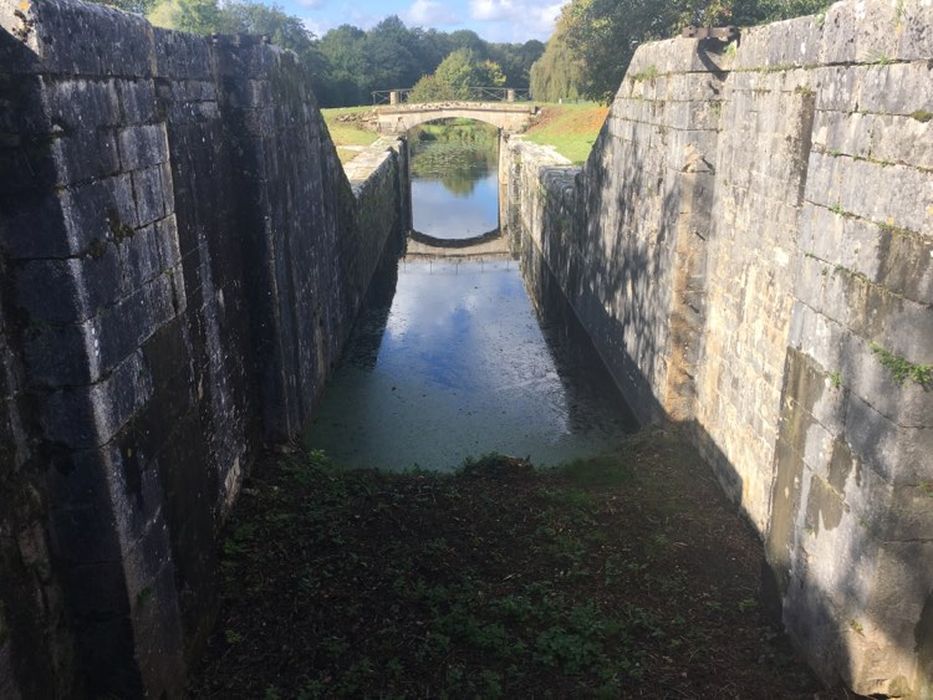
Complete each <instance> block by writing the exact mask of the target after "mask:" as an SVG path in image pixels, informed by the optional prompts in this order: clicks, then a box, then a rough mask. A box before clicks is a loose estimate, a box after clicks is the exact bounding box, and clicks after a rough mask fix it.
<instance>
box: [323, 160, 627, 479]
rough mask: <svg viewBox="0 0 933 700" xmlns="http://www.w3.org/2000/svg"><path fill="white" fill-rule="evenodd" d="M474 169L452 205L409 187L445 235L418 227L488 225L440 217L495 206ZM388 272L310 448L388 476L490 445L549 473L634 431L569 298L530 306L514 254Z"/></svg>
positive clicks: (453, 231)
mask: <svg viewBox="0 0 933 700" xmlns="http://www.w3.org/2000/svg"><path fill="white" fill-rule="evenodd" d="M473 172H474V173H475V176H474V182H475V186H474V187H473V189H472V190H471V191H470V192H469V193H468V194H467V195H466V196H465V195H464V193H463V191H462V190H463V186H462V183H461V184H458V186H457V187H456V188H454V189H453V190H452V189H451V188H446V198H447V204H446V205H444V204H443V201H444V198H443V197H440V196H438V195H437V190H436V189H435V188H434V185H436V184H437V183H436V182H427V183H425V182H422V183H421V184H422V185H431V186H419V182H418V180H416V181H415V182H413V192H412V196H413V215H414V219H415V221H416V222H418V221H419V213H420V214H421V216H422V218H421V219H420V221H421V222H425V221H427V220H430V221H431V222H433V223H432V227H433V226H437V227H439V228H431V229H429V230H428V231H424V230H422V232H423V233H429V235H433V236H435V237H439V238H440V237H444V238H466V237H471V236H474V235H477V234H479V233H485V232H486V231H488V230H490V228H495V221H493V225H492V226H491V227H488V228H485V229H483V228H482V226H485V225H486V223H483V224H475V226H479V229H477V228H474V221H475V220H474V219H473V218H469V217H466V216H460V215H459V214H456V213H451V214H449V215H448V216H447V217H446V218H444V217H443V216H442V215H441V213H440V212H441V211H443V210H444V209H446V210H447V211H448V212H459V211H460V209H458V208H455V206H454V205H455V203H456V204H457V205H459V203H461V201H463V200H465V201H467V202H471V203H472V204H473V205H474V206H475V207H476V209H478V210H486V211H495V210H497V202H496V197H497V196H498V194H497V187H495V186H493V187H492V188H486V187H482V186H481V183H482V182H483V181H484V178H485V177H488V175H482V174H481V173H476V171H473ZM469 174H470V173H469V172H467V175H469ZM413 176H414V177H416V178H417V177H418V175H417V173H416V171H415V169H414V168H413ZM457 177H458V178H462V177H464V172H463V171H460V172H459V173H457ZM492 177H493V184H495V175H493V176H492ZM441 184H443V183H441ZM458 189H459V191H458ZM426 192H428V193H430V195H431V196H425V193H426ZM438 202H441V204H440V206H439V208H438ZM425 217H427V218H425ZM421 225H422V226H424V225H425V224H424V223H422V224H421ZM416 228H417V226H416ZM459 252H461V253H462V252H463V249H459ZM383 267H384V269H383V270H382V272H381V273H380V275H378V276H377V279H376V280H375V282H374V284H373V287H372V289H371V290H370V293H369V298H368V300H367V303H366V305H365V307H364V309H363V311H362V313H361V315H360V318H359V320H358V321H357V324H356V326H355V328H354V331H353V335H352V337H351V340H350V342H349V345H348V348H347V352H346V355H345V357H344V359H343V362H342V364H341V366H340V367H339V368H338V370H337V371H336V373H335V376H334V377H333V379H332V380H331V382H330V384H329V385H328V388H327V391H326V392H325V396H324V400H323V402H322V405H321V407H320V410H319V412H318V415H317V417H316V419H315V421H314V423H313V425H312V427H311V430H310V431H309V437H308V440H309V444H310V446H311V447H312V448H314V449H323V450H325V451H326V452H327V453H328V454H329V455H330V456H331V457H333V458H334V459H335V460H337V461H338V462H340V463H343V464H347V465H352V466H362V467H378V468H384V469H405V468H409V467H412V466H415V465H417V466H420V467H422V468H428V469H439V470H450V469H454V468H456V467H458V466H460V465H461V464H462V463H463V461H464V459H465V458H467V457H469V456H479V455H481V454H484V453H487V452H492V451H495V452H501V453H505V454H510V455H515V456H520V457H526V456H527V457H531V459H532V460H533V461H534V462H535V463H537V464H540V465H545V464H557V463H559V462H562V461H566V460H569V459H574V458H577V457H584V456H588V455H593V454H597V453H599V452H603V451H605V450H607V449H611V448H612V447H613V446H614V445H616V444H617V443H618V442H619V440H620V439H621V438H622V436H624V435H625V434H626V433H628V432H631V430H633V429H634V427H635V423H634V420H633V419H632V418H631V415H630V413H629V412H628V409H627V407H626V406H625V403H624V401H623V400H622V398H621V396H620V395H619V393H618V391H617V390H616V389H615V386H614V384H613V383H612V380H611V378H610V377H609V375H608V373H607V372H606V370H605V368H604V367H603V366H602V364H601V362H600V361H599V359H598V356H597V355H596V353H595V351H594V350H593V348H592V347H591V346H590V345H589V343H588V341H587V340H586V338H585V336H583V334H582V331H581V330H580V329H579V327H578V326H577V324H576V322H575V319H574V318H573V317H572V314H571V313H570V312H569V307H568V306H567V304H566V301H565V300H563V298H562V297H559V298H556V299H548V300H543V301H542V302H541V303H540V304H539V305H538V307H537V308H536V306H535V305H534V304H533V303H532V301H531V299H530V298H529V296H528V294H527V293H526V290H525V286H524V284H523V281H522V274H521V270H520V265H519V263H518V262H517V261H515V260H513V259H511V258H510V257H509V256H508V255H501V256H493V257H489V256H486V257H483V258H482V259H462V258H461V259H456V260H454V259H451V258H443V257H430V256H429V257H424V256H420V257H414V256H407V257H403V258H401V259H400V260H398V259H396V260H392V259H389V260H386V261H385V263H384V265H383Z"/></svg>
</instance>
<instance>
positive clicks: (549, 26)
mask: <svg viewBox="0 0 933 700" xmlns="http://www.w3.org/2000/svg"><path fill="white" fill-rule="evenodd" d="M565 4H566V0H561V1H560V2H552V3H543V4H542V3H536V2H533V1H529V0H470V17H472V18H473V19H474V20H477V21H479V22H490V23H503V27H502V29H503V30H506V33H507V34H510V35H511V37H512V38H517V37H519V36H525V37H527V36H529V35H531V36H535V37H536V38H547V37H549V36H550V35H551V33H552V32H553V31H554V23H555V22H556V21H557V18H558V16H559V15H560V10H561V8H562V7H563V6H564V5H565ZM504 23H508V27H506V26H505V25H504ZM496 33H499V32H496Z"/></svg>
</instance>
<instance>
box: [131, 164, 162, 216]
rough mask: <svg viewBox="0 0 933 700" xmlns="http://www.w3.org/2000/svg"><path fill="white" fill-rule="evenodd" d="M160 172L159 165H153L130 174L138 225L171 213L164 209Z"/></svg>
mask: <svg viewBox="0 0 933 700" xmlns="http://www.w3.org/2000/svg"><path fill="white" fill-rule="evenodd" d="M162 172H163V168H162V167H161V166H153V167H151V168H146V169H145V170H137V171H136V172H134V173H133V174H132V180H133V195H134V197H135V199H136V215H137V220H138V221H139V225H140V226H145V225H147V224H151V223H153V222H154V221H156V220H158V219H161V218H163V217H165V215H166V214H170V213H171V212H166V211H165V197H166V194H165V183H163V182H162Z"/></svg>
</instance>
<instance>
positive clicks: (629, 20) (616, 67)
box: [560, 0, 829, 100]
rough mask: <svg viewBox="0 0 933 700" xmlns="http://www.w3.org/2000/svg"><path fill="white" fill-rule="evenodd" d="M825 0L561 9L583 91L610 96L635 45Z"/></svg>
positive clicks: (589, 3)
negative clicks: (689, 28) (580, 64)
mask: <svg viewBox="0 0 933 700" xmlns="http://www.w3.org/2000/svg"><path fill="white" fill-rule="evenodd" d="M828 4H829V2H828V0H664V1H662V2H659V1H658V0H572V1H571V2H570V4H568V5H566V6H565V7H564V9H563V10H562V13H561V18H560V24H561V25H562V27H563V29H564V38H565V40H566V43H567V46H568V47H569V48H570V50H571V51H572V53H573V54H574V55H575V56H576V57H577V59H578V60H580V61H582V62H583V64H584V65H585V66H586V71H585V75H584V84H583V94H584V95H585V96H587V97H590V98H594V99H601V100H608V99H610V98H611V97H612V95H613V94H614V93H615V91H616V89H617V88H618V86H619V83H620V82H621V81H622V77H623V76H624V75H625V70H626V68H627V67H628V64H629V62H630V61H631V59H632V55H633V54H634V53H635V49H636V48H637V47H638V45H639V44H641V43H643V42H645V41H651V40H654V39H661V38H666V37H669V36H672V35H674V34H676V33H677V32H679V31H680V29H681V28H683V27H684V26H686V25H688V24H701V25H723V24H738V25H749V24H758V23H760V22H770V21H774V20H778V19H786V18H788V17H796V16H799V15H802V14H810V13H815V12H819V11H820V10H822V9H824V8H825V7H826V6H827V5H828Z"/></svg>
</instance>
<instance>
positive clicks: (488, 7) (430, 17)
mask: <svg viewBox="0 0 933 700" xmlns="http://www.w3.org/2000/svg"><path fill="white" fill-rule="evenodd" d="M262 1H263V2H267V3H268V4H270V5H271V4H278V5H281V6H282V7H283V8H284V9H285V10H286V11H287V12H288V13H289V14H293V15H297V16H298V17H301V18H302V19H303V20H304V21H305V24H306V25H307V26H308V28H310V29H311V30H312V31H313V32H314V33H315V34H317V35H319V36H320V35H322V34H323V33H324V32H326V31H327V30H328V29H332V28H333V27H336V26H339V25H341V24H354V25H356V26H358V27H362V28H363V29H369V28H370V27H371V26H373V25H374V24H376V23H377V22H379V20H381V19H382V18H384V17H386V16H387V15H393V14H395V15H398V16H399V17H401V18H402V20H404V22H405V24H407V25H409V26H421V27H434V28H435V29H439V30H442V31H454V30H457V29H472V30H473V31H475V32H476V33H477V34H479V35H480V36H481V37H483V38H484V39H486V40H488V41H526V40H528V39H540V40H542V41H544V40H546V39H547V38H548V37H549V36H550V34H551V31H552V30H553V28H554V20H555V19H556V18H557V15H558V14H559V12H560V8H561V6H562V5H563V4H564V3H565V2H566V1H567V0H537V1H535V0H357V2H341V1H340V0H262Z"/></svg>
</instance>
